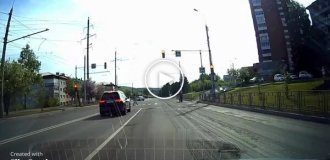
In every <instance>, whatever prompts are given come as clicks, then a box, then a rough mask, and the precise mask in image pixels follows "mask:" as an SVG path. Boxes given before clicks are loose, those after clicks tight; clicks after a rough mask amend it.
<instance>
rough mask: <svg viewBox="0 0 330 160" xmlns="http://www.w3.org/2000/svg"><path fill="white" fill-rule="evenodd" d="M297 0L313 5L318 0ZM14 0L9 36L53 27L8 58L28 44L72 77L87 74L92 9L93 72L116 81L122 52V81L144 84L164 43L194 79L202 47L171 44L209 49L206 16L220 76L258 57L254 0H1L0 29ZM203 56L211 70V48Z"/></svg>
mask: <svg viewBox="0 0 330 160" xmlns="http://www.w3.org/2000/svg"><path fill="white" fill-rule="evenodd" d="M297 1H298V2H300V3H301V4H303V5H304V6H308V5H309V4H311V3H312V2H313V1H314V0H297ZM12 6H13V18H12V21H11V26H10V30H9V40H12V39H15V38H19V37H22V36H25V35H28V34H31V33H35V32H38V31H41V30H44V29H46V28H48V29H49V31H47V32H43V33H40V34H37V35H34V36H32V37H30V38H25V39H21V40H17V41H15V42H11V43H9V44H8V47H7V52H6V59H10V60H15V59H17V58H18V56H19V53H20V50H21V48H23V47H24V46H25V45H26V44H29V45H30V46H31V48H32V49H33V50H34V52H35V53H36V55H37V56H38V59H39V60H40V61H41V64H42V65H41V70H40V72H52V73H55V72H60V73H65V74H66V75H68V76H71V77H74V76H75V66H77V67H78V69H77V77H78V78H83V66H84V55H86V47H87V42H86V39H85V38H86V34H87V29H86V27H87V19H88V17H89V18H90V25H91V26H90V35H93V36H92V37H90V43H91V45H90V52H89V55H90V63H96V65H97V67H96V69H90V73H93V72H103V71H107V72H105V73H98V74H90V77H91V79H92V80H95V81H96V82H105V83H109V82H114V79H115V78H114V61H113V60H114V55H115V52H116V53H117V59H118V61H117V75H118V84H119V85H126V86H131V85H132V83H133V85H134V87H145V84H144V74H145V72H146V70H147V67H148V66H149V65H150V64H152V62H154V61H156V60H157V59H160V58H161V52H162V50H165V53H166V58H171V59H173V60H174V61H175V62H177V63H180V66H181V67H182V68H183V72H184V74H185V76H187V78H188V81H193V80H195V79H198V77H199V67H200V65H201V64H200V58H199V52H191V51H190V52H189V51H186V52H182V56H181V57H180V58H178V57H175V56H174V52H172V50H177V49H179V50H207V41H206V32H205V24H207V25H208V27H209V36H210V47H211V51H212V59H213V64H214V67H215V68H214V70H215V73H216V74H218V75H219V76H221V77H222V76H223V75H224V74H226V72H227V69H228V68H229V67H230V66H231V64H234V66H235V68H240V67H244V66H251V65H253V63H257V62H258V51H257V44H256V40H255V32H254V28H253V22H252V16H251V12H250V7H249V3H248V0H226V1H225V0H180V1H178V0H139V1H136V0H120V1H119V0H93V1H90V0H47V1H43V0H16V1H14V0H0V35H1V36H2V37H3V36H4V33H5V26H6V23H7V19H8V14H7V13H9V10H10V8H11V7H12ZM194 8H196V9H198V12H195V11H194V10H193V9H194ZM0 47H1V48H2V47H3V44H2V43H1V45H0ZM202 59H203V66H204V67H205V68H206V73H209V72H210V70H209V56H208V53H207V52H203V54H202ZM104 62H107V69H104V67H103V65H104Z"/></svg>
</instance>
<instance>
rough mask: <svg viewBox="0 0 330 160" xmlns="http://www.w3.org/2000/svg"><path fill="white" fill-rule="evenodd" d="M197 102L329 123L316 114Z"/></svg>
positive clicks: (325, 118)
mask: <svg viewBox="0 0 330 160" xmlns="http://www.w3.org/2000/svg"><path fill="white" fill-rule="evenodd" d="M197 103H203V104H209V105H214V106H219V107H226V108H232V109H239V110H244V111H249V112H257V113H263V114H269V115H275V116H282V117H287V118H293V119H299V120H304V121H311V122H317V123H324V124H330V118H329V117H318V116H313V115H304V114H299V113H293V112H282V111H276V110H271V109H262V108H260V107H252V106H244V105H230V104H219V103H213V102H207V101H197Z"/></svg>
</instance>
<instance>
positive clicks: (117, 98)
mask: <svg viewBox="0 0 330 160" xmlns="http://www.w3.org/2000/svg"><path fill="white" fill-rule="evenodd" d="M99 107H100V115H101V116H104V115H105V114H109V115H126V113H127V112H130V111H131V104H130V99H129V98H127V97H126V95H125V94H124V92H122V91H105V92H104V93H103V95H102V97H101V99H100V100H99Z"/></svg>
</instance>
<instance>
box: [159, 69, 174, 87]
mask: <svg viewBox="0 0 330 160" xmlns="http://www.w3.org/2000/svg"><path fill="white" fill-rule="evenodd" d="M174 81H175V78H174V77H173V76H171V75H170V74H168V73H165V72H159V73H158V87H159V88H161V87H162V86H161V84H166V83H169V84H172V83H174Z"/></svg>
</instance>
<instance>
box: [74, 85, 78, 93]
mask: <svg viewBox="0 0 330 160" xmlns="http://www.w3.org/2000/svg"><path fill="white" fill-rule="evenodd" d="M73 89H74V91H75V92H77V91H78V85H77V84H74V86H73Z"/></svg>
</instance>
